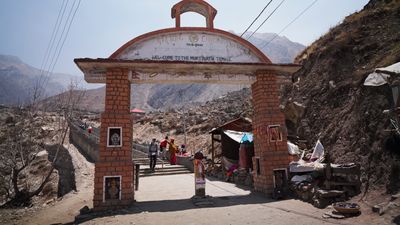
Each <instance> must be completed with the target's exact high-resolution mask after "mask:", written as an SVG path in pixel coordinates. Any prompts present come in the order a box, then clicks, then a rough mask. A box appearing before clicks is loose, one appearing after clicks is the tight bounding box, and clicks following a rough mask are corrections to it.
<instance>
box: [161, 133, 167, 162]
mask: <svg viewBox="0 0 400 225" xmlns="http://www.w3.org/2000/svg"><path fill="white" fill-rule="evenodd" d="M167 144H168V136H165V138H164V140H162V141H161V143H160V155H161V159H165V152H166V151H167Z"/></svg>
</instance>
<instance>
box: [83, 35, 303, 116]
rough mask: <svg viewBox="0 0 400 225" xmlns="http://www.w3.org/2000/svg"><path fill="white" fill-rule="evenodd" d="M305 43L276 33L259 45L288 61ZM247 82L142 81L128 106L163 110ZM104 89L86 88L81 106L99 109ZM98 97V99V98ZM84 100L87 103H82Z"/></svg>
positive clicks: (257, 41)
mask: <svg viewBox="0 0 400 225" xmlns="http://www.w3.org/2000/svg"><path fill="white" fill-rule="evenodd" d="M274 36H275V34H272V33H264V34H254V36H253V37H252V38H251V39H250V40H249V41H250V42H252V43H253V44H254V45H255V46H257V47H260V48H261V47H263V46H264V45H265V43H267V42H268V41H269V40H271V39H272V37H274ZM304 48H305V47H304V46H303V45H301V44H299V43H295V42H292V41H290V40H289V39H287V38H286V37H283V36H278V37H277V38H276V39H275V40H274V41H272V42H271V43H270V44H269V45H268V46H267V47H266V48H264V49H261V50H262V51H263V52H264V53H265V54H266V55H267V56H268V57H269V58H270V59H271V60H272V61H273V62H275V63H290V62H293V60H294V57H295V56H296V55H297V54H298V53H300V52H301V51H302V50H303V49H304ZM244 87H247V86H240V85H217V84H172V85H160V84H146V85H132V93H131V99H132V100H131V101H132V102H131V105H132V108H134V107H136V108H141V109H144V110H147V111H149V110H165V109H169V108H176V107H180V106H182V105H187V104H193V103H204V102H206V101H210V100H212V99H215V98H218V97H220V96H223V95H225V94H227V93H229V92H231V91H238V90H241V89H242V88H244ZM104 91H105V89H104V88H100V89H96V90H88V91H87V92H86V97H85V99H84V100H83V103H84V104H82V108H88V109H89V110H91V111H102V110H103V108H104V100H103V99H104V96H105V93H104ZM99 100H100V101H99ZM86 103H87V104H86Z"/></svg>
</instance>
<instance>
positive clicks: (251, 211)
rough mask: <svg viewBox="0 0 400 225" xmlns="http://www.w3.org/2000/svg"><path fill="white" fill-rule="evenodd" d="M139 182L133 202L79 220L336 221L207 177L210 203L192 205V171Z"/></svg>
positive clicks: (308, 207)
mask: <svg viewBox="0 0 400 225" xmlns="http://www.w3.org/2000/svg"><path fill="white" fill-rule="evenodd" d="M140 182H141V183H140V190H139V191H137V192H136V193H135V198H136V200H137V203H136V204H135V205H134V206H132V207H131V208H129V209H126V210H122V211H120V212H118V213H116V214H110V215H101V216H100V217H97V218H92V219H91V220H89V221H86V222H85V223H83V224H108V223H114V224H173V225H179V224H185V225H188V224H240V225H243V224H277V225H280V224H282V225H286V224H296V225H303V224H304V225H309V224H338V222H337V221H334V220H323V219H322V218H321V216H322V214H323V211H321V210H319V209H315V208H314V207H313V206H311V205H310V204H307V203H304V202H301V201H297V200H285V201H272V200H271V199H269V198H266V197H265V196H263V195H261V194H256V193H252V192H251V191H250V190H246V189H242V188H238V187H236V186H235V185H234V184H231V183H225V182H221V181H210V180H208V181H207V186H206V194H207V195H210V196H212V197H213V198H212V199H213V201H214V205H213V206H209V207H196V206H194V204H193V203H192V201H191V197H192V196H193V193H194V178H193V174H182V175H170V176H153V177H143V178H141V181H140ZM341 224H346V223H344V222H341Z"/></svg>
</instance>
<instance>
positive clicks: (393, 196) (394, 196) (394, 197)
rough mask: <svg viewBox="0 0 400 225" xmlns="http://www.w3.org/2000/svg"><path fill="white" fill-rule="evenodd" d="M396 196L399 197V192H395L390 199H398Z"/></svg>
mask: <svg viewBox="0 0 400 225" xmlns="http://www.w3.org/2000/svg"><path fill="white" fill-rule="evenodd" d="M398 198H400V193H397V194H395V195H392V197H391V199H390V201H394V200H396V199H398Z"/></svg>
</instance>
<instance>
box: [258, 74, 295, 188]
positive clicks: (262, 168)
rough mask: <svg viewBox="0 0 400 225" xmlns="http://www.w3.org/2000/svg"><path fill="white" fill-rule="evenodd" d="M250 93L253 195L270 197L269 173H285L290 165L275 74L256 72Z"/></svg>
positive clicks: (271, 178) (270, 183) (271, 182)
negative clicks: (276, 170)
mask: <svg viewBox="0 0 400 225" xmlns="http://www.w3.org/2000/svg"><path fill="white" fill-rule="evenodd" d="M251 91H252V97H253V108H254V117H253V133H254V157H253V165H255V167H254V171H253V173H254V174H253V178H254V188H255V190H256V191H261V192H264V193H267V194H271V193H272V192H273V190H274V178H273V174H274V172H273V171H274V170H275V169H284V170H285V169H287V167H288V164H289V162H290V161H291V157H290V156H289V154H288V147H287V130H286V127H285V116H284V114H283V113H282V112H281V110H280V108H279V102H280V100H279V86H278V83H277V76H276V74H274V72H270V71H258V72H257V74H256V82H255V83H253V84H252V86H251ZM286 174H287V172H286Z"/></svg>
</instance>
